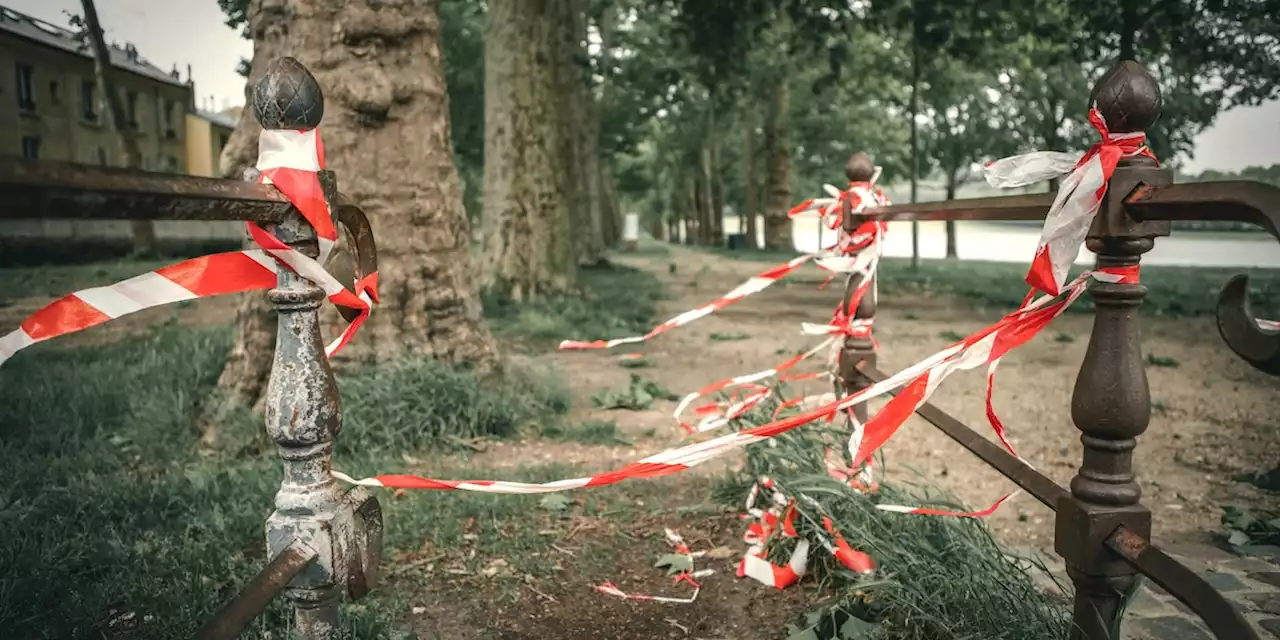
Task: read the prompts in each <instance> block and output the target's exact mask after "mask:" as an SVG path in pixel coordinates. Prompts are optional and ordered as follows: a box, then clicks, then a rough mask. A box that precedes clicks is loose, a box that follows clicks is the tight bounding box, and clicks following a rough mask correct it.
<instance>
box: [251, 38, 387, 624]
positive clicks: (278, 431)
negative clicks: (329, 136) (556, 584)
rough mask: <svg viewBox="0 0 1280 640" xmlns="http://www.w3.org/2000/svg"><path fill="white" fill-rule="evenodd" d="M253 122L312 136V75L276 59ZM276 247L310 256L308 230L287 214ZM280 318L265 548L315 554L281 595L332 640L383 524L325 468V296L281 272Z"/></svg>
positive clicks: (328, 375)
mask: <svg viewBox="0 0 1280 640" xmlns="http://www.w3.org/2000/svg"><path fill="white" fill-rule="evenodd" d="M253 93H254V103H253V110H254V116H255V117H257V118H258V120H259V122H261V123H262V126H263V128H264V129H309V128H313V127H315V126H317V125H318V124H319V120H320V115H321V114H322V113H323V110H324V106H323V98H322V97H321V93H320V88H319V86H318V85H317V84H316V81H315V78H313V77H312V76H311V74H310V73H309V72H308V71H307V70H306V69H305V68H303V67H302V65H301V64H299V63H298V62H297V61H295V60H293V59H292V58H282V59H280V60H276V61H274V62H273V63H272V64H271V65H270V67H269V68H268V70H267V73H266V75H265V76H264V77H263V79H262V81H261V82H260V83H259V84H258V85H257V86H256V87H255V88H254V92H253ZM321 183H322V186H323V187H324V191H325V197H326V199H327V200H328V201H329V202H330V206H331V208H333V209H335V210H336V209H337V204H338V203H337V200H338V196H337V189H336V184H335V181H334V179H333V175H332V174H331V173H329V172H323V175H322V176H321ZM271 232H272V233H274V234H275V236H276V237H277V238H279V239H280V240H281V241H282V242H284V243H286V244H288V245H289V246H290V247H292V248H293V249H295V250H297V251H299V252H301V253H303V254H304V255H307V256H310V257H312V258H315V257H316V256H318V255H319V244H318V241H317V238H316V234H315V230H314V229H312V228H311V226H310V225H309V224H307V222H306V221H305V220H303V218H302V216H301V215H299V214H298V213H297V212H296V211H292V212H291V213H290V214H288V215H287V216H285V219H284V220H283V221H282V222H281V223H279V224H278V225H275V227H274V228H272V229H271ZM268 297H269V298H270V300H271V303H272V305H274V306H275V309H276V312H277V313H278V314H279V315H280V322H279V327H278V329H277V333H276V349H275V356H274V360H273V361H272V368H271V378H270V380H269V381H268V383H267V398H266V406H265V412H266V426H267V433H268V434H269V435H270V436H271V438H272V439H273V440H275V441H276V444H277V445H278V446H279V451H280V457H281V459H282V460H283V462H284V478H283V480H282V482H281V484H280V491H279V492H278V493H277V494H276V510H275V512H274V513H272V514H271V516H270V518H268V520H267V526H266V530H267V531H266V533H267V551H268V555H269V556H270V557H275V556H276V555H277V554H279V553H281V552H282V551H284V550H285V549H287V548H289V546H290V545H292V544H294V543H295V541H296V542H301V543H302V544H305V545H307V546H308V547H310V548H311V549H314V550H315V551H316V553H317V557H316V560H315V561H314V562H313V563H312V564H311V565H309V566H308V567H307V568H306V569H305V570H303V571H302V572H301V573H299V574H298V575H297V576H296V577H295V578H294V579H293V580H292V581H291V582H290V583H289V585H288V587H287V588H286V590H285V595H286V597H288V598H289V600H290V601H292V602H293V604H294V607H295V609H296V624H295V629H296V633H297V635H298V637H301V638H306V639H308V640H328V639H331V638H337V637H339V635H340V634H339V622H338V604H339V603H340V602H341V600H342V598H343V594H344V593H346V594H347V595H348V596H350V597H352V598H353V599H354V598H358V597H360V596H361V595H363V594H364V593H366V592H367V591H368V590H369V589H370V588H372V587H373V583H374V581H375V577H376V572H377V565H378V564H379V562H380V560H381V549H380V548H381V538H382V518H381V510H380V509H379V507H378V504H377V501H376V500H375V499H374V498H373V497H372V496H370V495H369V494H368V492H367V491H366V490H364V489H356V490H353V491H350V492H344V491H343V489H342V487H341V486H339V485H338V483H337V482H336V481H335V480H334V478H333V476H332V475H331V473H330V471H331V468H332V460H333V442H334V439H335V438H336V437H337V435H338V432H339V431H340V430H341V428H342V415H341V409H340V403H339V398H338V387H337V383H336V382H335V380H334V377H333V371H332V369H331V368H330V367H329V360H328V358H326V357H325V354H324V344H323V342H322V341H321V337H320V321H319V316H318V313H317V311H318V309H319V307H320V304H321V302H322V301H323V300H324V299H325V294H324V291H322V290H321V289H320V288H319V287H317V286H316V285H314V284H312V283H311V282H309V281H307V280H306V279H304V278H302V277H300V276H298V275H297V274H294V273H293V272H291V271H289V270H287V269H282V270H281V271H280V275H279V280H278V282H277V285H276V288H275V289H272V290H271V291H270V292H269V293H268Z"/></svg>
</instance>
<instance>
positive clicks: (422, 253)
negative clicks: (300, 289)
mask: <svg viewBox="0 0 1280 640" xmlns="http://www.w3.org/2000/svg"><path fill="white" fill-rule="evenodd" d="M437 7H438V3H437V2H434V1H432V2H426V3H425V4H415V5H411V6H405V5H390V4H386V3H381V2H377V1H376V0H358V1H353V0H252V1H251V2H250V4H249V27H250V32H251V34H252V36H253V39H254V58H253V62H252V64H251V70H250V74H249V85H248V86H252V83H254V82H256V81H257V80H258V79H259V78H260V77H261V75H262V72H263V70H264V69H265V68H266V65H267V63H268V62H270V61H271V60H272V59H274V58H276V57H278V56H280V55H285V54H288V55H291V56H293V57H295V58H297V59H298V60H299V61H300V62H301V63H302V64H304V65H306V66H307V68H308V69H310V70H311V72H312V73H313V75H315V77H316V80H317V81H318V82H319V84H320V87H321V88H322V89H323V90H324V94H325V116H324V120H323V122H322V123H321V126H320V131H321V135H322V136H323V138H324V143H325V159H326V162H327V164H328V167H329V168H330V169H332V170H333V171H334V172H335V174H336V175H337V178H338V186H339V188H340V189H341V190H342V192H343V193H345V194H346V195H347V196H349V197H350V198H351V199H352V200H353V201H354V202H356V203H359V204H360V206H361V207H362V208H363V209H364V211H365V213H366V214H367V215H368V216H369V219H370V221H371V222H372V224H373V228H374V231H375V233H376V236H377V242H378V272H379V283H380V294H381V298H382V303H381V304H380V305H379V306H378V307H377V308H376V309H375V310H374V312H373V314H372V315H371V316H370V317H369V319H368V321H367V322H366V323H365V325H364V328H363V329H362V330H361V332H360V335H359V336H357V338H356V340H355V341H353V342H352V343H351V344H350V345H348V346H347V348H346V349H345V350H344V351H343V353H342V354H340V356H339V359H337V360H336V361H335V364H341V363H343V362H348V363H349V362H356V361H358V362H363V363H377V362H385V361H389V360H392V359H394V358H399V357H403V356H429V357H434V358H438V359H440V360H442V361H444V362H447V363H450V364H453V365H460V366H468V367H471V368H473V369H474V370H476V371H477V372H478V373H480V374H482V375H483V374H489V373H493V372H496V371H498V370H499V360H498V356H497V347H496V343H495V341H494V339H493V337H492V335H491V334H490V333H489V331H488V329H487V328H486V327H485V325H484V322H483V320H482V318H481V310H480V303H479V299H478V297H477V296H476V294H475V290H474V287H473V283H472V282H471V274H470V271H469V264H468V255H467V246H468V243H469V239H470V224H469V223H468V221H467V215H466V212H465V210H464V208H463V205H462V187H461V183H460V181H459V179H458V173H457V170H456V168H455V167H454V165H453V159H452V154H451V150H452V144H451V142H450V132H449V108H448V106H449V105H448V95H447V93H446V90H445V84H444V68H443V61H442V59H441V55H440V45H439V35H440V29H439V27H440V25H439V19H438V15H437V12H436V9H437ZM370 42H376V43H377V47H376V48H375V49H372V50H371V49H369V48H368V47H369V43H370ZM247 92H248V89H246V95H247ZM258 131H259V129H258V125H257V123H255V122H254V121H253V118H252V116H251V115H249V114H248V113H246V114H245V115H244V116H242V117H241V119H240V123H239V125H238V126H237V127H236V130H235V132H234V133H233V134H232V137H231V140H230V141H229V143H228V145H227V148H226V149H225V150H224V152H223V157H222V165H223V167H222V168H223V170H224V174H235V173H238V172H239V171H238V170H240V169H243V167H245V166H249V165H251V164H252V163H253V162H254V160H255V158H256V155H257V153H256V146H257V145H256V142H257V134H258ZM264 299H265V296H262V295H261V294H251V295H249V296H246V300H245V301H244V302H243V303H242V305H241V307H240V310H239V312H238V314H237V337H236V343H235V347H234V348H233V350H232V354H231V357H230V358H229V359H228V362H227V365H226V367H225V368H224V369H223V372H222V376H221V377H220V379H219V393H218V394H217V396H215V400H217V401H218V402H216V403H215V404H214V405H212V406H209V408H208V409H206V411H205V412H204V413H205V416H212V417H213V418H215V419H216V416H217V415H219V414H220V411H219V408H226V407H227V406H228V405H227V404H225V403H227V402H233V403H235V404H240V405H253V406H257V405H260V399H261V397H262V392H263V390H264V389H265V385H266V380H267V376H268V374H269V372H270V361H271V352H272V350H273V349H274V348H275V329H274V327H275V321H276V319H275V316H274V313H272V312H271V311H270V310H269V309H268V308H267V305H266V304H265V303H264V302H263V301H264ZM324 313H325V319H326V325H327V326H326V329H327V330H328V331H329V332H330V335H333V332H334V331H336V330H337V325H338V323H339V322H340V320H339V318H338V315H337V313H336V312H335V311H333V309H332V308H326V309H325V311H324ZM207 435H208V434H207ZM211 438H212V439H215V440H216V433H215V434H212V436H211Z"/></svg>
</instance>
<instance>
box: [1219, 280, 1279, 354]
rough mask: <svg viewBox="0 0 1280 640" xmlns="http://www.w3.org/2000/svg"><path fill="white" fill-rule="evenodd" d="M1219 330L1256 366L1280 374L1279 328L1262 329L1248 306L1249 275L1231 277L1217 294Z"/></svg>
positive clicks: (1231, 345) (1229, 342)
mask: <svg viewBox="0 0 1280 640" xmlns="http://www.w3.org/2000/svg"><path fill="white" fill-rule="evenodd" d="M1217 316H1218V333H1220V334H1221V335H1222V340H1223V341H1224V342H1226V343H1227V346H1228V347H1230V348H1231V350H1232V351H1234V352H1235V353H1236V355H1238V356H1240V357H1241V358H1243V359H1244V361H1245V362H1248V363H1249V364H1250V365H1251V366H1253V368H1255V369H1257V370H1259V371H1262V372H1264V373H1268V374H1271V375H1273V376H1278V375H1280V331H1271V330H1266V329H1263V328H1262V327H1260V326H1259V325H1258V320H1257V318H1254V317H1253V310H1252V309H1251V308H1250V305H1249V276H1247V275H1244V274H1240V275H1238V276H1236V277H1234V278H1232V279H1231V281H1230V282H1228V283H1227V284H1226V286H1224V287H1223V288H1222V292H1221V293H1219V294H1218V306H1217Z"/></svg>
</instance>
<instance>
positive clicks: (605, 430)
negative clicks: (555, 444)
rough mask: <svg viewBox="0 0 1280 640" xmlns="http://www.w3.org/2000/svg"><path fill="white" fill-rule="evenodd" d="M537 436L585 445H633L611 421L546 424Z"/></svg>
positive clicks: (616, 424) (615, 423)
mask: <svg viewBox="0 0 1280 640" xmlns="http://www.w3.org/2000/svg"><path fill="white" fill-rule="evenodd" d="M538 435H541V436H542V437H544V438H550V439H552V440H560V441H564V442H577V443H580V444H586V445H605V446H613V445H624V446H631V445H633V444H635V443H634V442H632V441H631V440H628V439H627V438H626V437H625V436H623V435H622V432H621V431H619V430H618V423H617V422H614V421H613V420H587V421H585V422H583V423H582V424H576V425H571V426H559V425H556V424H548V425H545V426H543V427H542V428H541V429H540V430H539V431H538Z"/></svg>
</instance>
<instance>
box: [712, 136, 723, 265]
mask: <svg viewBox="0 0 1280 640" xmlns="http://www.w3.org/2000/svg"><path fill="white" fill-rule="evenodd" d="M710 169H711V174H710V176H709V178H710V181H711V235H712V237H713V238H714V240H715V245H716V246H718V247H722V246H724V179H723V174H722V173H721V171H720V136H719V135H718V133H717V132H716V130H715V129H712V133H711V165H710Z"/></svg>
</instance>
